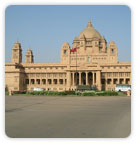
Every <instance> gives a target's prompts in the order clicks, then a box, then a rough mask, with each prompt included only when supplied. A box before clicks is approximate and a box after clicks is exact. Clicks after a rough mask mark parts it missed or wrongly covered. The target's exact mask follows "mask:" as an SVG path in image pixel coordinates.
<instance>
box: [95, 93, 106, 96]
mask: <svg viewBox="0 0 136 143" xmlns="http://www.w3.org/2000/svg"><path fill="white" fill-rule="evenodd" d="M96 95H98V96H105V92H96Z"/></svg>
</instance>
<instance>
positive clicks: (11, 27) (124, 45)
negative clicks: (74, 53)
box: [5, 5, 131, 63]
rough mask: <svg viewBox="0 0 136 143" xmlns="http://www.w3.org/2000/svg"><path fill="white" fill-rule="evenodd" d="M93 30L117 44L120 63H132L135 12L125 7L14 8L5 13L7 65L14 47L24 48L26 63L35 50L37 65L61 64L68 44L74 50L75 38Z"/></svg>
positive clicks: (44, 6)
mask: <svg viewBox="0 0 136 143" xmlns="http://www.w3.org/2000/svg"><path fill="white" fill-rule="evenodd" d="M89 18H90V19H91V23H92V25H93V27H94V28H95V29H96V30H97V31H98V32H99V33H100V34H101V35H104V36H105V39H106V40H107V42H108V43H109V41H115V43H116V45H117V48H118V60H119V61H121V62H127V61H131V11H130V9H129V7H127V6H122V5H110V6H109V5H78V6H77V5H73V6H72V5H65V6H64V5H61V6H59V5H37V6H36V5H35V6H34V5H12V6H8V7H7V8H6V10H5V62H10V61H11V52H12V48H13V45H14V43H15V42H16V41H19V42H20V43H21V46H22V50H23V51H22V54H23V62H24V58H25V54H26V51H27V49H32V51H33V54H34V62H35V63H46V62H48V63H51V62H59V61H60V50H61V47H62V45H63V43H64V42H68V43H69V44H70V46H71V48H72V42H73V40H74V38H75V36H79V34H80V32H81V31H82V30H83V29H85V28H86V26H87V24H88V21H89Z"/></svg>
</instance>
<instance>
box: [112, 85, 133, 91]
mask: <svg viewBox="0 0 136 143" xmlns="http://www.w3.org/2000/svg"><path fill="white" fill-rule="evenodd" d="M128 90H131V85H128V84H124V85H123V84H117V85H116V87H115V91H123V92H124V91H128Z"/></svg>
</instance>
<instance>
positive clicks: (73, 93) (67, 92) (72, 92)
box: [65, 90, 76, 95]
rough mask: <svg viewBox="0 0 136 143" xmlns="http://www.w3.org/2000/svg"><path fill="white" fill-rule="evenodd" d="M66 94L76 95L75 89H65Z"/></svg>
mask: <svg viewBox="0 0 136 143" xmlns="http://www.w3.org/2000/svg"><path fill="white" fill-rule="evenodd" d="M65 94H66V95H75V94H76V92H75V91H74V90H71V91H65Z"/></svg>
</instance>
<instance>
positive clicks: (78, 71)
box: [5, 20, 131, 91]
mask: <svg viewBox="0 0 136 143" xmlns="http://www.w3.org/2000/svg"><path fill="white" fill-rule="evenodd" d="M116 84H129V85H130V84H131V63H130V62H119V61H118V49H117V46H116V44H115V42H114V41H111V42H109V43H107V41H106V39H105V38H104V36H101V35H100V33H99V32H98V31H97V30H96V29H95V28H94V27H93V25H92V24H91V21H90V20H89V22H88V25H87V27H86V28H85V29H84V30H83V31H82V32H81V33H80V34H79V36H78V37H75V39H74V40H73V45H72V47H70V45H69V43H68V42H65V43H64V44H63V45H62V47H61V53H60V62H59V63H34V56H33V52H32V50H31V49H28V50H27V51H26V55H25V63H22V49H21V44H20V43H19V42H16V43H15V44H14V46H13V48H12V56H11V62H10V63H6V64H5V88H6V89H7V90H12V91H32V90H33V89H34V88H44V89H45V90H52V91H64V90H75V89H77V87H80V86H83V87H88V86H92V87H96V89H97V90H114V89H115V86H116Z"/></svg>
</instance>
